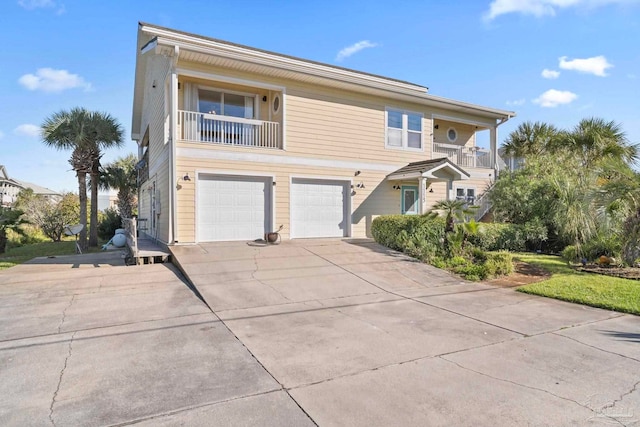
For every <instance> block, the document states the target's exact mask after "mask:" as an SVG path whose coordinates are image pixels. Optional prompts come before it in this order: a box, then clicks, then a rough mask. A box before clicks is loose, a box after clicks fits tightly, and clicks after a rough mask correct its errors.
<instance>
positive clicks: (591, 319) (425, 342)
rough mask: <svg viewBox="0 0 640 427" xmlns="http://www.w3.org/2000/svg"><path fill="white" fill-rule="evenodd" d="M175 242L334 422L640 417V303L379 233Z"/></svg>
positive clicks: (188, 268)
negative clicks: (475, 269)
mask: <svg viewBox="0 0 640 427" xmlns="http://www.w3.org/2000/svg"><path fill="white" fill-rule="evenodd" d="M174 255H175V257H176V259H177V261H178V263H179V265H180V267H181V268H182V269H183V271H185V272H186V274H187V275H188V277H189V278H190V280H191V281H192V282H193V283H194V284H195V286H196V287H197V289H198V291H199V292H200V293H201V295H202V296H203V297H204V299H205V301H206V302H207V304H208V305H209V306H210V307H211V308H212V310H213V311H214V312H215V313H216V315H217V316H219V318H220V319H222V321H223V322H224V324H225V325H226V326H227V327H228V328H229V329H230V330H231V331H232V332H233V334H235V335H236V336H237V337H238V339H239V340H240V341H241V342H242V343H243V344H244V345H245V346H246V348H247V349H248V350H249V351H250V352H251V354H252V355H253V356H254V357H255V358H256V359H257V360H258V361H259V362H260V363H261V364H262V365H263V366H264V368H265V369H266V370H267V371H268V372H269V373H270V374H271V375H272V376H273V378H274V379H275V380H276V381H277V382H278V383H279V384H280V385H281V386H282V388H283V390H285V391H286V392H287V393H288V395H289V396H291V397H292V398H293V399H294V400H295V401H296V403H297V404H298V405H299V406H300V407H301V408H302V409H303V410H304V411H305V412H306V413H307V414H308V415H309V416H310V417H311V419H312V420H313V421H314V422H315V423H317V424H319V425H321V426H333V425H335V426H344V425H354V426H371V425H402V426H408V425H416V426H418V425H419V426H425V425H442V426H445V425H446V426H450V425H457V426H463V425H468V426H479V425H491V426H494V425H536V426H537V425H558V426H560V425H562V426H564V425H637V424H638V423H639V421H638V420H639V419H640V391H639V390H638V386H639V384H640V318H638V317H636V316H630V315H622V314H620V313H615V312H610V311H605V310H599V309H594V308H589V307H585V306H580V305H575V304H569V303H564V302H560V301H555V300H551V299H546V298H540V297H535V296H529V295H525V294H520V293H517V292H515V291H514V290H512V289H501V288H494V287H491V286H488V285H483V284H472V283H469V282H464V281H462V280H460V279H459V278H456V277H453V276H451V275H449V274H447V273H445V272H443V271H441V270H438V269H435V268H432V267H430V266H427V265H424V264H422V263H419V262H416V261H414V260H412V259H411V258H408V257H406V256H404V255H402V254H398V253H396V252H393V251H390V250H387V249H386V248H384V247H381V246H379V245H376V244H375V243H372V242H369V241H340V240H307V241H293V242H284V243H283V244H282V245H279V246H260V245H257V244H256V245H247V244H245V243H242V244H240V243H237V244H235V243H226V244H202V245H197V246H181V247H175V248H174Z"/></svg>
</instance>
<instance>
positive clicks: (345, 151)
mask: <svg viewBox="0 0 640 427" xmlns="http://www.w3.org/2000/svg"><path fill="white" fill-rule="evenodd" d="M178 67H181V68H188V69H192V70H195V71H201V72H205V73H210V74H211V75H212V79H215V75H220V76H226V78H229V79H234V81H237V82H241V81H242V80H245V81H246V82H243V83H242V84H231V83H223V82H219V81H209V80H202V79H196V78H192V77H187V76H179V81H180V82H181V90H180V91H179V97H180V98H179V107H178V108H179V109H189V108H186V107H185V106H184V92H185V90H187V89H186V88H187V87H188V85H187V83H189V84H202V85H203V86H210V87H215V88H220V89H227V90H233V91H238V92H245V93H256V94H258V96H259V99H258V104H259V111H260V115H259V118H260V119H262V120H268V117H269V115H268V114H269V111H270V109H271V106H272V100H273V97H274V95H275V94H276V93H278V91H276V90H268V89H264V88H260V83H262V84H263V85H264V86H280V87H283V88H285V89H284V95H283V96H282V98H281V102H283V101H284V108H286V117H285V122H284V123H283V122H282V117H281V114H282V108H281V110H280V111H281V113H280V114H279V115H278V116H274V115H272V116H271V120H272V121H280V123H283V126H284V130H285V142H286V146H285V149H284V150H276V149H269V150H267V149H257V148H251V147H234V146H222V145H218V144H208V143H195V142H183V141H179V142H178V144H177V145H178V149H182V148H189V149H194V148H196V149H200V150H203V153H206V152H208V151H216V150H222V151H224V152H228V153H234V154H236V153H243V154H260V155H261V154H267V155H271V156H282V157H296V158H312V159H329V160H336V161H343V162H357V163H359V164H362V163H374V164H377V165H389V166H390V170H389V171H388V172H384V171H380V170H366V169H361V170H360V171H361V173H360V174H359V175H357V176H356V175H355V172H356V171H355V170H354V169H350V168H342V167H320V166H303V165H298V164H276V163H260V162H258V161H255V160H257V159H256V158H254V159H253V160H254V161H249V158H248V157H247V158H244V160H242V161H232V160H220V159H211V158H207V157H214V156H206V155H203V156H194V157H178V159H177V173H178V176H183V175H184V174H185V173H189V175H190V176H191V177H192V181H190V182H181V183H180V188H179V189H178V191H177V212H176V215H177V221H176V222H177V230H176V240H177V241H178V242H180V243H190V242H194V241H195V239H196V221H197V218H196V200H195V198H196V184H197V179H196V177H197V173H199V172H200V173H214V174H231V175H242V174H246V175H265V176H273V178H274V181H275V182H276V185H275V186H274V187H273V191H274V199H275V204H274V211H275V217H274V218H272V221H273V228H277V227H278V226H279V225H280V224H282V225H284V229H283V231H282V236H283V238H285V239H287V238H289V233H290V225H291V224H290V222H289V221H290V183H291V179H292V178H293V177H308V178H323V177H325V178H327V179H332V180H335V179H343V180H348V181H351V182H352V184H353V189H352V191H353V193H354V194H353V195H352V196H351V199H350V214H351V236H353V237H365V236H370V230H371V221H372V220H373V219H374V218H375V217H376V216H378V215H384V214H399V213H401V193H402V192H401V191H397V190H394V189H393V188H392V186H393V185H394V184H396V185H398V184H400V185H402V183H398V182H389V181H386V180H385V178H386V175H387V174H388V173H389V172H390V171H391V170H393V169H394V168H400V167H402V166H405V165H406V164H408V163H410V162H415V161H421V160H427V159H431V158H432V146H431V144H432V140H433V136H432V132H435V138H436V141H438V142H441V141H440V139H442V138H443V139H442V142H443V143H447V144H451V142H449V141H448V140H447V138H446V131H447V130H448V128H449V127H450V126H449V125H447V123H451V126H453V127H455V128H456V130H457V131H458V140H457V141H456V144H459V145H465V144H466V145H473V144H475V134H474V131H475V126H472V125H469V124H462V123H453V122H448V121H447V120H442V119H435V123H440V126H439V129H438V130H434V129H433V123H434V122H433V121H432V119H431V117H432V116H433V115H437V116H456V117H459V118H460V120H464V121H478V122H481V123H484V122H486V120H484V121H483V119H482V118H481V117H475V116H471V115H467V114H458V113H457V112H456V113H454V112H452V111H447V110H442V109H437V108H430V107H427V106H423V105H419V104H415V103H411V102H399V101H395V100H391V99H385V98H383V97H380V96H374V95H366V94H361V93H355V92H349V91H341V90H337V89H333V88H326V87H321V86H314V85H310V84H304V83H301V82H297V81H290V80H280V79H274V78H271V77H267V76H260V75H255V74H250V73H246V72H241V71H229V70H224V69H219V68H215V67H206V66H203V65H200V64H191V63H186V62H180V63H179V64H178ZM252 85H255V87H254V86H252ZM262 96H267V102H262ZM387 108H391V109H399V110H405V111H411V112H416V113H421V114H423V120H422V142H423V149H422V150H420V151H416V150H412V151H408V150H401V149H393V148H386V147H385V130H386V122H385V110H386V109H387ZM158 122H159V126H158V129H155V130H153V129H152V130H151V133H152V135H157V134H158V132H159V131H160V130H162V123H163V119H162V117H161V116H160V117H159V118H158ZM488 124H489V123H487V125H488ZM260 160H262V159H260ZM163 170H164V171H166V174H167V176H168V170H169V167H168V166H167V167H166V168H164V169H163ZM478 171H479V172H478ZM158 172H160V171H158ZM475 172H478V175H477V177H476V174H475ZM491 172H492V171H491V170H490V169H478V170H474V179H472V180H466V181H460V183H461V185H469V186H471V184H473V185H472V186H475V188H476V191H477V195H478V196H479V195H480V194H481V189H482V190H484V188H485V186H486V184H487V183H488V182H489V180H490V179H491V177H490V176H488V174H489V173H491ZM482 173H486V174H487V178H486V179H484V178H479V177H480V176H481V174H482ZM158 180H159V182H160V181H163V182H164V184H163V185H166V187H167V189H168V187H169V185H170V184H173V185H175V183H168V181H167V177H166V176H165V177H164V178H163V179H162V180H161V179H160V176H159V175H158ZM360 182H362V183H363V184H364V187H365V188H357V187H356V184H358V183H360ZM405 184H407V185H418V184H417V181H407V182H405ZM455 185H456V183H454V187H455ZM163 188H164V187H163ZM430 188H433V190H434V192H433V193H429V191H428V190H429V188H427V190H426V193H425V198H426V200H425V209H428V208H429V207H430V206H432V205H433V204H434V203H435V202H437V201H439V200H444V199H446V198H447V183H446V182H435V183H431V184H430ZM168 194H169V193H168V191H166V190H163V193H161V195H162V196H163V198H162V214H161V218H163V219H167V220H168V208H169V205H168V200H165V198H164V196H167V197H168ZM161 230H162V232H163V233H164V232H165V230H166V232H167V236H168V222H166V227H165V223H162V222H161ZM256 237H259V236H256Z"/></svg>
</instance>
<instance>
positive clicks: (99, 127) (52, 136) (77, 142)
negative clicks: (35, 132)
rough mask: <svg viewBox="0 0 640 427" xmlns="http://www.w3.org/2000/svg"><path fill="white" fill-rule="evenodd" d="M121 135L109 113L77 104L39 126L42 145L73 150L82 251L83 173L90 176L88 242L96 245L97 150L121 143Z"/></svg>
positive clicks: (84, 242)
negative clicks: (93, 110) (91, 109)
mask: <svg viewBox="0 0 640 427" xmlns="http://www.w3.org/2000/svg"><path fill="white" fill-rule="evenodd" d="M122 134H123V131H122V127H121V126H120V124H118V122H117V121H116V120H115V119H114V118H113V117H111V116H110V115H108V114H106V113H100V112H91V111H88V110H86V109H84V108H79V107H77V108H73V109H71V110H69V111H66V110H62V111H59V112H57V113H54V114H53V115H52V116H51V117H49V118H47V119H46V120H45V121H44V123H43V125H42V139H43V142H44V144H45V145H48V146H51V147H54V148H57V149H59V150H73V152H72V153H71V159H70V160H69V163H70V164H71V166H72V168H73V170H74V171H75V172H76V176H77V178H78V195H79V197H80V223H81V224H82V225H84V227H83V229H82V231H81V232H80V239H79V242H78V243H79V244H80V247H81V249H83V250H84V249H86V248H87V174H90V175H91V176H92V177H93V179H92V185H91V196H92V201H93V203H91V230H90V241H89V244H90V245H92V246H97V244H98V229H97V223H98V204H97V200H98V174H99V168H100V157H101V156H102V153H101V150H102V149H103V148H106V147H111V146H119V145H121V144H122ZM94 183H95V184H94ZM94 186H95V188H94Z"/></svg>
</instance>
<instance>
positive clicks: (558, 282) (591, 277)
mask: <svg viewBox="0 0 640 427" xmlns="http://www.w3.org/2000/svg"><path fill="white" fill-rule="evenodd" d="M514 258H515V259H518V260H520V261H523V262H526V263H529V264H533V265H536V266H539V267H541V268H543V269H545V270H547V271H549V272H550V273H552V275H551V278H550V279H547V280H544V281H542V282H538V283H533V284H531V285H526V286H522V287H520V288H518V291H519V292H525V293H528V294H534V295H541V296H545V297H550V298H556V299H561V300H564V301H569V302H575V303H579V304H585V305H590V306H592V307H600V308H606V309H609V310H615V311H620V312H623V313H632V314H637V315H640V281H637V280H627V279H620V278H617V277H609V276H602V275H599V274H592V273H582V272H579V271H575V270H574V269H572V268H571V267H569V266H568V265H567V263H566V262H565V261H564V260H562V259H561V258H560V257H556V256H550V255H538V254H528V253H527V254H525V253H519V254H514Z"/></svg>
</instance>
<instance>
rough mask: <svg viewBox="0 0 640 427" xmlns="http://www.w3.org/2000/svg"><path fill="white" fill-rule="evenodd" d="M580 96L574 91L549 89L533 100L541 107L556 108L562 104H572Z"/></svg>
mask: <svg viewBox="0 0 640 427" xmlns="http://www.w3.org/2000/svg"><path fill="white" fill-rule="evenodd" d="M577 98H578V95H576V94H575V93H573V92H569V91H568V90H555V89H549V90H548V91H546V92H545V93H543V94H542V95H540V96H539V97H537V98H536V99H534V100H533V103H534V104H538V105H540V106H541V107H546V108H554V107H557V106H558V105H562V104H570V103H572V102H573V101H575V100H576V99H577Z"/></svg>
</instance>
